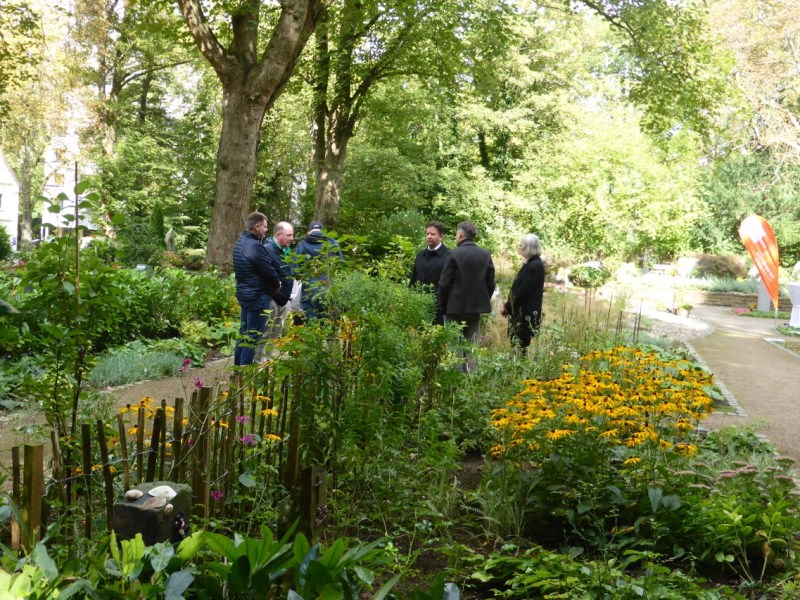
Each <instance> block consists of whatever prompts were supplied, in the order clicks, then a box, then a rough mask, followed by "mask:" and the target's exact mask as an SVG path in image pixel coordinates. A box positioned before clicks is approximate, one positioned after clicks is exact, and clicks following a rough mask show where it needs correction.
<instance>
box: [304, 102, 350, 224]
mask: <svg viewBox="0 0 800 600" xmlns="http://www.w3.org/2000/svg"><path fill="white" fill-rule="evenodd" d="M352 137H353V132H352V129H351V128H350V127H348V126H347V125H346V124H345V125H342V124H341V123H338V122H337V118H336V113H334V114H333V115H332V116H331V123H330V126H329V134H328V137H327V140H326V143H325V158H324V159H323V160H322V161H318V162H317V188H316V193H315V206H314V214H315V215H316V216H317V218H318V219H319V220H320V221H322V222H323V223H325V226H326V227H333V226H334V225H336V223H337V221H338V217H339V201H340V199H341V195H342V177H343V175H344V166H345V160H346V158H347V145H348V143H349V142H350V139H351V138H352Z"/></svg>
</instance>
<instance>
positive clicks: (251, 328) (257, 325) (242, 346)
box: [233, 295, 269, 366]
mask: <svg viewBox="0 0 800 600" xmlns="http://www.w3.org/2000/svg"><path fill="white" fill-rule="evenodd" d="M240 306H241V308H242V316H241V319H240V322H239V339H238V340H236V351H235V352H234V354H233V364H234V365H237V366H241V365H252V364H253V360H254V359H255V356H256V349H257V348H258V345H259V344H262V343H263V339H262V336H263V334H264V328H265V327H266V326H267V318H268V317H269V314H268V312H267V311H268V310H269V296H266V295H265V296H262V297H260V298H257V299H256V300H253V301H252V302H248V303H245V304H241V303H240ZM245 336H246V337H245Z"/></svg>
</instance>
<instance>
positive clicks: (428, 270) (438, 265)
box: [409, 244, 450, 325]
mask: <svg viewBox="0 0 800 600" xmlns="http://www.w3.org/2000/svg"><path fill="white" fill-rule="evenodd" d="M449 254H450V249H449V248H448V247H447V246H445V245H444V244H439V247H438V248H437V249H436V250H428V249H427V248H425V249H424V250H422V251H421V252H419V253H418V254H417V258H416V259H415V260H414V267H413V268H412V269H411V280H410V282H409V285H411V286H412V287H413V286H415V285H423V286H425V287H426V288H427V289H428V291H430V292H431V293H433V294H434V295H435V297H436V313H435V314H434V316H433V322H434V324H436V325H442V324H443V323H444V319H442V307H441V306H440V305H439V278H440V277H441V276H442V269H444V263H445V262H446V261H447V256H448V255H449Z"/></svg>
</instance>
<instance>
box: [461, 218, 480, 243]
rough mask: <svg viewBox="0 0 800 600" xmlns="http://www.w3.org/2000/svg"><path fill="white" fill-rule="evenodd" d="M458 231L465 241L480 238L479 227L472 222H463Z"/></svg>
mask: <svg viewBox="0 0 800 600" xmlns="http://www.w3.org/2000/svg"><path fill="white" fill-rule="evenodd" d="M456 231H460V232H461V233H462V234H463V236H464V239H465V240H474V239H475V238H476V237H478V227H477V225H475V223H473V222H472V221H461V223H459V224H458V227H457V228H456Z"/></svg>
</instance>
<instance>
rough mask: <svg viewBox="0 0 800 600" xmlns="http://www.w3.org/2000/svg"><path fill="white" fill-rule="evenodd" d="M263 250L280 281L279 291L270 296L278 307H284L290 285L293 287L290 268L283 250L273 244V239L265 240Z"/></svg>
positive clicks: (290, 292) (290, 293)
mask: <svg viewBox="0 0 800 600" xmlns="http://www.w3.org/2000/svg"><path fill="white" fill-rule="evenodd" d="M264 248H265V249H266V251H267V255H268V256H269V260H270V262H271V263H272V266H273V267H274V268H275V271H276V272H277V273H278V277H279V278H280V280H281V290H280V292H278V293H277V294H272V299H273V300H275V303H276V304H277V305H278V306H286V303H287V302H289V296H291V295H292V285H294V278H293V276H294V274H293V269H292V266H291V265H290V264H287V263H286V260H285V256H286V255H285V254H284V250H283V248H281V247H280V246H278V244H276V243H275V239H274V238H269V239H267V241H266V242H264Z"/></svg>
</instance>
